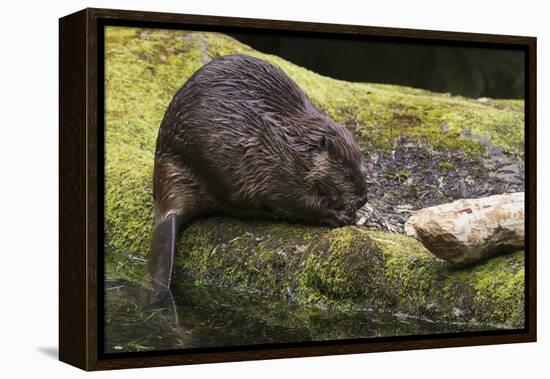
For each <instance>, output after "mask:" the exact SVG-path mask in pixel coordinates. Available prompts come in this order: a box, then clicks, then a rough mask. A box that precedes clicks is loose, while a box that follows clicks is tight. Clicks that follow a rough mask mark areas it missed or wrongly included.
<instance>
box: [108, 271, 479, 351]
mask: <svg viewBox="0 0 550 379" xmlns="http://www.w3.org/2000/svg"><path fill="white" fill-rule="evenodd" d="M105 289H106V290H105V346H104V347H105V352H106V353H116V352H128V351H149V350H170V349H185V348H204V347H223V346H238V345H254V344H269V343H285V342H303V341H321V340H336V339H356V338H369V337H382V336H403V335H418V334H433V333H444V332H458V331H464V327H463V326H459V325H447V324H441V323H431V322H428V321H420V320H411V319H409V318H407V319H405V318H402V317H397V316H394V315H391V314H389V313H375V312H364V311H329V310H321V309H317V308H304V307H300V306H297V305H296V304H293V303H289V302H287V301H286V300H285V299H284V298H273V297H266V296H262V295H259V294H251V293H248V292H236V291H233V290H227V289H222V288H217V287H208V286H196V285H193V284H192V280H188V281H185V280H179V284H178V285H177V286H174V288H173V289H172V297H166V296H165V297H162V298H159V299H157V300H156V301H155V302H154V305H153V306H152V305H150V304H151V301H150V300H151V298H150V296H151V294H150V292H149V291H146V290H144V289H143V288H141V287H139V286H135V285H130V284H128V283H124V282H119V281H113V280H109V281H107V282H106V283H105ZM147 304H149V305H147ZM476 329H477V330H487V328H481V327H478V328H474V329H472V328H471V327H468V331H472V330H476Z"/></svg>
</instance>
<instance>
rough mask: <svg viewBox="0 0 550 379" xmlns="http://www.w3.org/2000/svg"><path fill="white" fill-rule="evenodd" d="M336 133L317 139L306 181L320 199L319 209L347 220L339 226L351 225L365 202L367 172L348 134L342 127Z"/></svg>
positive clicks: (351, 137)
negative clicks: (321, 207) (334, 213)
mask: <svg viewBox="0 0 550 379" xmlns="http://www.w3.org/2000/svg"><path fill="white" fill-rule="evenodd" d="M337 132H338V133H334V134H327V135H323V136H321V137H318V139H317V141H316V143H315V145H314V147H313V148H312V150H311V153H310V154H311V158H310V159H311V163H312V168H311V170H310V171H309V173H308V175H307V178H306V179H307V181H308V183H309V184H310V186H311V188H312V190H314V191H315V192H316V193H317V195H318V196H319V197H320V203H321V206H324V207H327V208H329V209H331V210H334V211H336V212H338V214H340V215H345V216H346V217H343V219H344V220H347V221H349V222H339V224H343V223H353V222H354V220H355V214H356V212H357V210H358V209H359V208H361V207H362V206H363V205H364V204H365V203H366V202H367V183H366V174H367V169H366V165H365V159H364V156H363V154H362V153H361V151H360V149H359V146H358V145H357V143H356V142H355V140H354V139H353V136H352V135H351V133H350V132H349V131H348V130H347V129H344V128H341V129H340V130H337Z"/></svg>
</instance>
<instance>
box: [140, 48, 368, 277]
mask: <svg viewBox="0 0 550 379" xmlns="http://www.w3.org/2000/svg"><path fill="white" fill-rule="evenodd" d="M364 170H365V168H364V164H363V156H362V154H361V152H360V150H359V147H358V146H357V143H356V142H355V141H354V139H353V136H352V134H351V133H350V132H349V131H348V130H347V129H346V128H344V127H342V126H341V125H339V124H337V123H336V122H334V121H333V120H332V119H331V118H330V117H328V116H327V115H326V114H325V113H324V112H323V111H321V110H320V109H319V108H317V107H316V106H315V105H314V104H313V103H312V102H311V101H310V100H309V98H308V97H307V96H306V94H305V93H304V92H303V91H302V90H301V89H300V88H299V87H298V86H297V85H296V83H294V82H293V81H292V80H291V79H290V78H289V77H288V76H287V75H286V74H285V73H284V72H283V71H282V70H281V69H279V68H277V67H275V66H273V65H271V64H269V63H267V62H265V61H263V60H260V59H257V58H252V57H249V56H245V55H228V56H223V57H220V58H216V59H214V60H212V61H211V62H209V63H208V64H206V65H204V66H203V67H202V68H201V69H200V70H198V71H197V72H196V73H195V74H194V75H193V76H191V78H190V79H189V80H188V81H187V82H186V83H185V84H184V85H183V87H181V88H180V89H179V90H178V92H177V93H176V95H175V96H174V98H173V99H172V102H171V103H170V105H169V106H168V109H167V110H166V113H165V115H164V118H163V120H162V123H161V126H160V129H159V134H158V138H157V146H156V152H155V167H154V175H153V176H154V177H153V183H154V184H153V197H154V207H155V229H154V232H153V239H152V248H151V252H150V256H149V262H148V268H149V272H150V274H151V278H152V281H153V284H154V286H156V287H157V288H158V287H159V286H160V287H165V288H169V286H170V277H171V273H172V265H173V260H174V254H175V251H176V243H177V235H178V233H179V231H180V229H181V227H182V225H183V224H184V223H186V222H188V221H189V220H190V219H192V218H194V217H197V216H201V215H207V214H214V213H221V214H227V215H230V216H235V217H244V218H269V219H281V220H288V221H296V222H306V223H315V224H326V225H330V226H341V225H346V224H351V223H353V221H354V219H355V213H356V211H357V209H358V208H360V207H361V206H362V205H364V204H365V202H366V201H367V198H366V191H367V188H366V183H365V179H364V178H365V176H364Z"/></svg>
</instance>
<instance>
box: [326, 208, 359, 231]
mask: <svg viewBox="0 0 550 379" xmlns="http://www.w3.org/2000/svg"><path fill="white" fill-rule="evenodd" d="M322 223H323V224H327V225H330V226H334V227H338V226H344V225H352V224H354V223H355V215H352V214H350V213H349V211H346V210H331V211H330V217H327V218H326V219H324V220H323V221H322Z"/></svg>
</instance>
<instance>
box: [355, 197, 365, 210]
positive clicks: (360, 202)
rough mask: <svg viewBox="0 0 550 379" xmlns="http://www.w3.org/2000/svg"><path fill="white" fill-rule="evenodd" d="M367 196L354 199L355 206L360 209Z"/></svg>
mask: <svg viewBox="0 0 550 379" xmlns="http://www.w3.org/2000/svg"><path fill="white" fill-rule="evenodd" d="M367 201H368V199H367V195H362V196H358V197H356V198H355V206H356V207H357V208H361V207H362V206H363V205H365V204H366V203H367Z"/></svg>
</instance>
